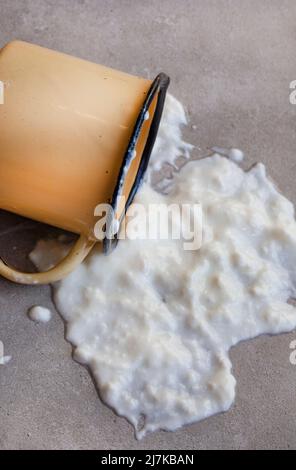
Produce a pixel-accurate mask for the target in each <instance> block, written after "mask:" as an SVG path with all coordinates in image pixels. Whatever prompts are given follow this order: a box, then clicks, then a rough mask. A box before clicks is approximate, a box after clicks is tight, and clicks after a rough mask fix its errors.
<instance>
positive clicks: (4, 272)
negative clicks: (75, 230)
mask: <svg viewBox="0 0 296 470" xmlns="http://www.w3.org/2000/svg"><path fill="white" fill-rule="evenodd" d="M95 243H96V241H93V240H90V239H89V238H88V237H86V236H85V235H80V237H79V238H78V240H77V241H76V243H75V244H74V245H73V247H72V248H71V249H70V252H69V253H68V254H67V255H66V256H65V258H63V259H62V260H61V261H60V262H59V263H58V264H57V265H56V266H54V267H53V268H50V269H49V270H48V271H44V272H40V273H25V272H21V271H18V270H16V269H14V268H13V267H11V266H8V265H7V264H6V263H5V262H4V261H3V260H2V259H1V258H0V275H1V276H3V277H5V278H6V279H8V280H10V281H13V282H17V283H19V284H49V283H52V282H56V281H60V280H61V279H62V278H63V277H65V276H66V275H67V274H69V273H70V272H71V271H73V269H75V267H76V266H78V265H79V264H80V263H81V262H82V261H83V260H84V258H86V256H87V255H88V253H89V252H90V250H91V249H92V248H93V246H94V245H95Z"/></svg>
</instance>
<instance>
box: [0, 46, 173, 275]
mask: <svg viewBox="0 0 296 470" xmlns="http://www.w3.org/2000/svg"><path fill="white" fill-rule="evenodd" d="M0 81H1V82H2V83H3V85H4V86H3V100H2V104H1V105H0V129H1V132H0V177H1V184H0V208H1V209H4V210H7V211H10V212H14V213H17V214H19V215H22V216H25V217H29V218H31V219H34V220H37V221H39V222H45V223H47V224H51V225H53V226H56V227H59V228H62V229H66V230H69V231H72V232H74V233H76V234H79V235H80V236H79V238H78V240H77V242H76V243H75V245H74V246H73V248H72V249H71V251H70V252H69V254H68V255H67V256H66V257H65V258H64V259H63V260H62V261H61V262H60V263H59V264H57V265H56V266H55V267H53V268H52V269H50V270H49V271H47V272H41V273H23V272H19V271H17V270H15V269H14V268H12V267H10V266H8V265H7V264H6V263H4V262H3V261H2V260H0V275H2V276H4V277H6V278H7V279H10V280H12V281H15V282H19V283H23V284H32V283H48V282H54V281H57V280H59V279H62V278H63V277H64V276H65V275H67V274H68V273H69V272H71V271H72V270H73V269H74V268H75V266H77V265H78V264H79V263H81V262H82V261H83V259H84V258H85V257H86V256H87V254H88V253H89V251H90V250H91V249H92V247H93V246H94V244H95V243H96V242H97V241H98V239H97V238H96V237H95V234H94V226H95V223H96V216H95V212H94V210H95V207H96V206H97V205H98V204H107V203H109V204H111V206H112V208H113V209H114V210H113V211H112V214H113V215H112V217H108V218H107V224H108V227H106V233H110V230H111V227H113V226H114V222H116V223H117V225H120V222H121V220H122V218H123V217H124V214H125V212H126V210H127V208H128V206H129V204H130V203H131V202H132V200H133V197H134V195H135V193H136V191H137V189H138V187H139V184H140V182H141V180H142V178H143V175H144V173H145V170H146V168H147V165H148V161H149V157H150V154H151V151H152V148H153V144H154V142H155V138H156V135H157V131H158V127H159V122H160V118H161V114H162V109H163V105H164V100H165V94H166V90H167V87H168V84H169V78H168V77H167V76H166V75H165V74H163V73H161V74H159V75H158V76H157V77H156V78H155V80H154V81H151V80H146V79H143V78H139V77H135V76H132V75H129V74H126V73H123V72H119V71H117V70H114V69H110V68H107V67H104V66H102V65H97V64H94V63H91V62H87V61H84V60H81V59H77V58H75V57H72V56H69V55H66V54H62V53H59V52H55V51H51V50H49V49H45V48H42V47H39V46H36V45H32V44H28V43H25V42H21V41H13V42H11V43H9V44H7V45H6V46H5V47H4V48H2V49H1V50H0ZM119 199H120V201H122V200H123V201H125V202H124V204H122V202H121V203H120V204H119ZM114 243H116V234H115V235H114V236H113V237H106V238H104V240H103V249H104V251H105V253H108V252H109V251H110V249H111V247H112V245H113V244H114Z"/></svg>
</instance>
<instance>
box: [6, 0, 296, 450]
mask: <svg viewBox="0 0 296 470" xmlns="http://www.w3.org/2000/svg"><path fill="white" fill-rule="evenodd" d="M295 23H296V2H295V1H294V0H261V1H260V2H259V1H258V0H162V1H161V2H160V1H158V0H149V1H143V0H138V1H136V0H118V1H115V0H108V1H107V0H105V1H103V0H97V1H95V0H72V1H68V0H9V1H7V0H0V47H1V46H2V45H4V44H5V43H6V42H7V41H10V40H11V39H14V38H19V39H23V40H27V41H31V42H35V43H38V44H40V45H44V46H47V47H50V48H53V49H58V50H61V51H64V52H67V53H70V54H74V55H77V56H81V57H83V58H86V59H90V60H93V61H95V62H99V63H103V64H106V65H109V66H113V67H116V68H119V69H122V70H125V71H127V72H131V73H134V74H139V75H142V76H149V77H153V76H154V75H155V74H156V73H157V72H159V71H160V70H163V71H166V72H167V73H168V74H169V75H170V76H171V79H172V83H171V87H170V90H171V92H172V93H173V94H174V95H175V96H177V97H178V98H179V99H181V101H182V102H183V103H184V104H185V106H186V108H187V110H188V115H189V117H190V121H191V125H192V126H194V127H195V126H196V129H193V128H192V127H189V129H188V130H187V131H186V135H187V138H188V139H189V140H190V141H191V142H193V143H194V144H196V145H197V146H199V147H200V149H198V148H197V149H196V150H195V155H196V156H198V155H200V154H202V153H204V151H205V150H206V149H207V148H209V147H211V146H213V145H219V146H225V147H227V146H236V147H240V148H242V149H243V150H244V151H245V152H246V155H247V164H248V165H251V164H252V163H254V162H256V161H258V160H261V161H263V162H264V163H266V164H267V166H268V169H269V173H270V175H271V176H272V178H273V179H274V180H275V181H276V182H277V183H278V185H279V186H280V188H282V190H283V191H284V192H285V194H286V195H288V197H289V198H290V199H292V201H293V202H294V203H296V187H295V169H296V160H295V152H296V138H295V118H296V105H295V106H293V105H291V104H290V103H289V83H290V82H291V81H292V80H295V79H296V61H295V48H296V36H295ZM0 132H1V129H0ZM0 176H1V175H0ZM9 228H10V229H11V228H12V230H13V231H12V232H11V231H8V229H9ZM48 232H50V229H48V228H47V227H42V226H39V225H37V224H34V223H27V222H24V221H22V220H21V219H19V218H17V217H15V216H11V215H7V214H4V213H1V217H0V248H1V255H3V256H4V257H6V258H7V259H9V260H10V261H12V262H15V263H16V262H17V263H18V265H19V266H22V267H29V262H28V261H27V260H26V259H25V253H27V252H28V251H29V250H30V249H31V248H32V247H33V245H34V241H35V240H36V239H38V238H39V237H40V236H41V235H43V236H44V235H46V234H47V233H48ZM32 304H41V305H45V306H49V307H51V308H52V309H54V307H53V305H52V302H51V298H50V288H49V287H23V286H16V285H13V284H11V283H9V282H6V281H5V280H3V279H1V280H0V340H2V341H3V342H4V346H5V353H6V354H9V355H11V356H12V360H11V362H10V363H9V364H8V365H7V366H0V448H1V449H208V448H214V449H227V448H230V449H248V448H256V449H263V448H269V449H270V448H273V449H279V448H282V449H288V448H293V449H295V448H296V400H295V391H296V366H293V365H291V364H290V362H289V355H290V352H291V351H290V349H289V344H290V342H291V340H292V339H296V332H294V333H291V334H288V335H282V336H277V337H265V336H264V337H261V338H257V339H256V340H253V341H249V342H247V343H243V344H240V345H239V346H237V347H235V348H234V349H233V350H232V352H231V357H232V360H233V364H234V374H235V376H236V378H237V381H238V384H237V398H236V401H235V404H234V406H233V407H232V408H231V410H230V411H229V412H228V413H226V414H221V415H218V416H214V417H212V418H210V419H208V420H206V421H204V422H200V423H196V424H193V425H191V426H187V427H185V428H183V429H180V430H178V431H177V432H175V433H167V432H157V433H155V434H152V435H149V436H148V437H147V438H145V439H144V440H142V441H140V442H137V441H136V440H135V439H134V435H133V430H132V427H131V426H130V425H129V424H128V423H127V422H126V421H125V420H124V419H122V418H119V417H117V416H116V415H115V414H114V413H113V411H111V410H110V409H109V408H107V407H106V406H105V405H103V404H102V403H101V401H100V399H99V397H98V395H97V392H96V390H95V387H94V386H93V383H92V380H91V378H90V376H89V374H88V372H87V370H85V369H84V368H83V367H81V366H80V365H78V364H77V363H75V362H74V361H73V360H72V359H71V347H70V345H69V344H68V343H66V341H65V340H64V329H63V323H62V320H61V319H60V317H59V315H58V313H55V315H54V318H53V320H52V321H51V322H50V323H49V324H46V325H36V324H34V323H33V322H31V321H30V320H28V319H27V317H26V310H27V308H28V307H30V306H31V305H32Z"/></svg>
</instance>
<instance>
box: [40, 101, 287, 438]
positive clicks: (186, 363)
mask: <svg viewBox="0 0 296 470" xmlns="http://www.w3.org/2000/svg"><path fill="white" fill-rule="evenodd" d="M184 123H185V114H184V111H183V108H182V106H181V105H180V103H178V102H177V101H175V100H174V99H172V98H169V99H168V102H167V107H166V113H165V115H164V119H163V122H162V125H161V130H160V134H159V140H158V142H157V145H156V147H155V150H154V155H153V159H152V166H153V167H154V168H156V169H159V168H160V166H161V163H162V162H163V161H165V160H167V161H169V162H171V163H173V160H174V159H175V158H176V157H177V156H178V155H180V154H181V155H183V156H185V157H188V152H189V150H190V147H191V146H189V145H188V144H186V143H184V142H183V141H182V135H181V131H180V125H181V124H184ZM159 160H161V162H160V161H159ZM136 201H137V202H140V203H142V204H144V205H148V203H151V202H153V203H156V204H158V203H163V202H165V203H167V204H171V203H174V202H177V203H182V202H186V203H195V202H201V203H202V205H203V219H204V220H203V245H202V248H201V249H200V250H198V251H184V250H183V241H178V240H169V241H164V240H158V241H157V240H150V241H143V240H121V241H120V242H119V244H118V246H117V248H116V250H115V251H114V252H113V253H111V255H109V256H104V255H102V254H101V253H100V249H99V248H98V249H97V250H94V251H93V252H92V254H91V255H90V256H89V257H88V259H87V261H86V262H84V263H83V265H81V266H80V267H79V268H78V269H77V270H76V271H75V272H74V273H72V274H71V275H70V276H68V277H67V278H66V279H65V280H63V281H62V282H60V283H59V284H58V285H56V287H55V301H56V304H57V307H58V309H59V311H60V312H61V314H62V316H63V318H64V319H65V321H66V323H67V339H68V340H69V341H70V342H71V343H72V345H73V347H74V350H75V358H76V359H77V360H78V361H79V362H81V363H83V364H87V365H88V366H89V367H90V369H91V371H92V373H93V376H94V378H95V380H96V383H97V385H98V388H99V390H100V393H101V396H102V398H103V400H104V401H105V403H107V404H108V405H110V406H111V407H113V408H114V409H115V410H116V411H117V413H118V414H120V415H122V416H125V417H126V418H127V419H128V420H129V421H130V422H131V423H133V425H134V426H135V428H136V434H137V437H138V438H141V437H143V436H144V435H145V433H146V432H148V431H154V430H157V429H167V430H175V429H177V428H178V427H180V426H182V425H184V424H186V423H192V422H194V421H198V420H200V419H202V418H205V417H207V416H210V415H212V414H214V413H217V412H220V411H223V410H227V409H228V408H229V407H230V405H231V404H232V403H233V400H234V396H235V378H234V377H233V375H232V374H231V363H230V360H229V356H228V351H229V348H230V347H231V346H233V345H235V344H236V343H238V342H239V341H241V340H244V339H247V338H253V337H255V336H257V335H259V334H262V333H281V332H285V331H290V330H292V329H293V328H295V327H296V310H295V308H294V307H293V306H292V305H290V304H287V300H288V299H289V297H293V296H295V295H296V272H295V266H296V222H295V219H294V210H293V206H292V204H291V203H290V202H289V201H288V200H287V199H286V198H285V197H283V196H282V195H281V194H280V193H279V192H278V191H277V190H276V188H275V187H274V185H273V184H272V183H271V182H270V181H269V180H268V179H267V177H266V174H265V168H264V166H263V165H262V164H258V165H256V166H255V167H253V168H252V169H251V170H250V171H249V172H247V173H245V172H244V171H243V170H242V169H241V168H240V167H239V166H238V165H237V164H236V163H234V162H232V161H230V160H229V159H227V158H225V157H222V156H220V155H214V156H212V157H208V158H205V159H202V160H198V161H194V162H190V163H188V164H186V165H185V166H184V167H183V169H182V170H181V171H180V173H178V174H176V175H175V178H174V184H173V186H172V187H171V190H170V192H169V194H168V195H162V194H159V193H157V192H156V191H155V190H153V189H152V188H151V187H150V186H149V185H148V184H147V183H146V184H144V185H143V186H142V188H141V189H140V191H139V193H138V194H137V197H136ZM52 250H54V258H56V257H57V256H58V252H59V249H58V245H57V244H54V243H53V242H50V244H49V245H48V244H47V243H45V242H40V243H39V244H38V246H37V247H36V249H35V251H34V253H33V257H32V258H33V260H34V261H35V263H36V264H37V265H38V266H39V267H40V268H44V267H46V266H48V265H49V264H50V262H51V259H50V258H51V251H52ZM62 250H65V247H62ZM45 258H47V259H45Z"/></svg>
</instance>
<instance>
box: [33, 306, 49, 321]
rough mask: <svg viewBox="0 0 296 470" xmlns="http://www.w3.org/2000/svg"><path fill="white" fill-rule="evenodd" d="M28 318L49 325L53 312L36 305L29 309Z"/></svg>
mask: <svg viewBox="0 0 296 470" xmlns="http://www.w3.org/2000/svg"><path fill="white" fill-rule="evenodd" d="M28 317H29V318H30V320H32V321H34V322H37V323H48V322H49V320H50V319H51V311H50V310H49V309H48V308H45V307H41V306H40V305H35V306H34V307H31V308H30V309H29V311H28Z"/></svg>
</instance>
